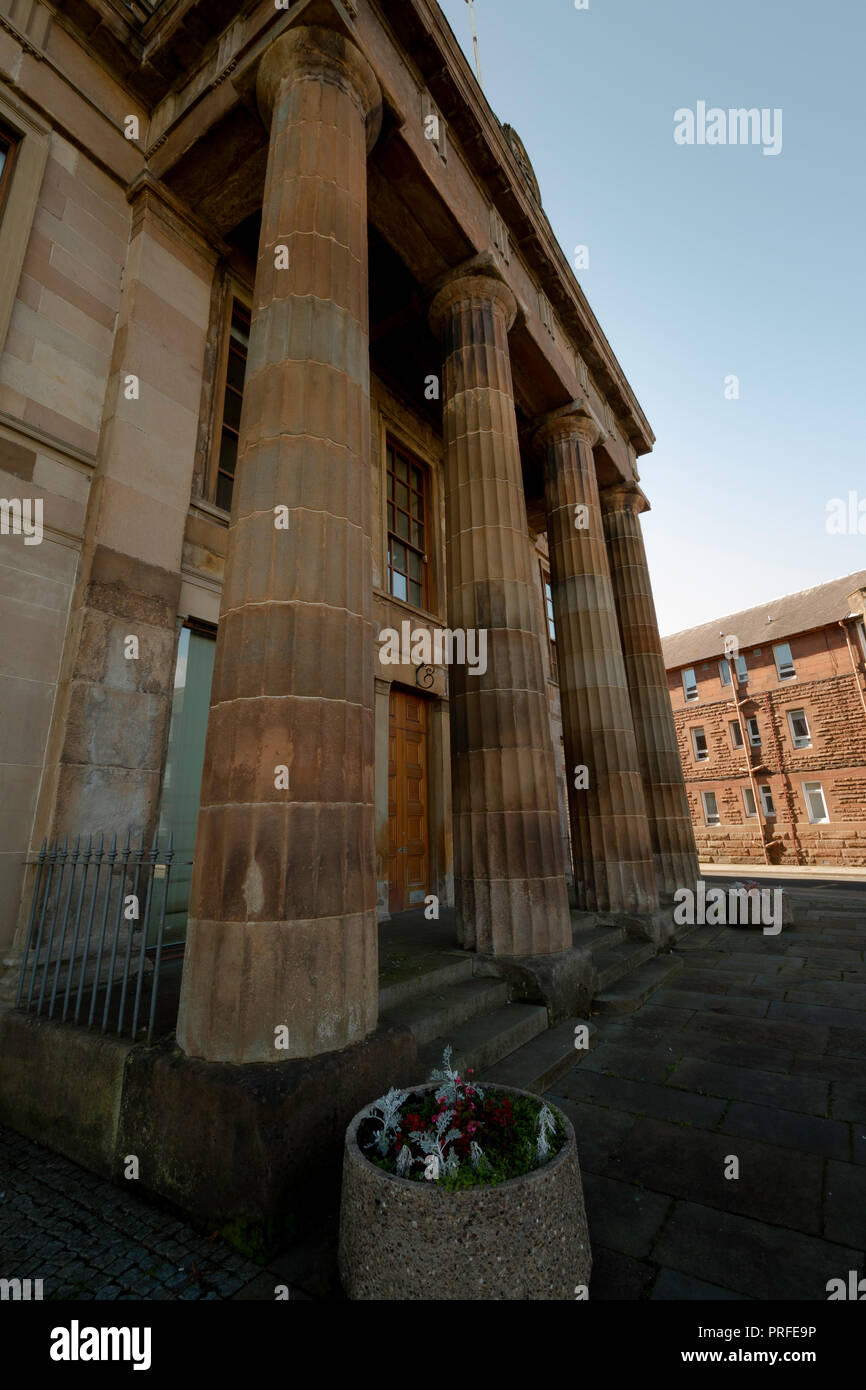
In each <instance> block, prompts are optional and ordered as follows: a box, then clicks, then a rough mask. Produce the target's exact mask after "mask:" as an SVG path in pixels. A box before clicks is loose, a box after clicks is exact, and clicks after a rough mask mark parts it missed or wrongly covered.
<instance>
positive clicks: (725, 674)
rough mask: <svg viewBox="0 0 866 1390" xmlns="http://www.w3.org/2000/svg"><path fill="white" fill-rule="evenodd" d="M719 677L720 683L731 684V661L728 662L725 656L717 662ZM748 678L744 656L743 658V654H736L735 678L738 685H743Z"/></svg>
mask: <svg viewBox="0 0 866 1390" xmlns="http://www.w3.org/2000/svg"><path fill="white" fill-rule="evenodd" d="M719 679H720V681H721V682H722V685H731V684H732V681H731V663H730V661H729V660H728V658H727V657H723V658H722V660H721V661H720V662H719ZM748 679H749V672H748V669H747V667H746V658H745V657H744V656H738V657H737V680H738V681H739V683H740V685H744V684H745V682H746V681H747V680H748Z"/></svg>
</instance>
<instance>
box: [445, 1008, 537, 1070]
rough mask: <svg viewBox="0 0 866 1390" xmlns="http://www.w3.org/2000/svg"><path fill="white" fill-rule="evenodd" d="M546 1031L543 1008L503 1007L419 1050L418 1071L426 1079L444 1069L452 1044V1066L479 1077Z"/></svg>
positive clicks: (470, 1021) (461, 1026)
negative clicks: (436, 1068)
mask: <svg viewBox="0 0 866 1390" xmlns="http://www.w3.org/2000/svg"><path fill="white" fill-rule="evenodd" d="M546 1031H547V1010H546V1009H545V1008H543V1007H542V1006H541V1005H540V1004H503V1005H502V1006H501V1007H500V1008H497V1009H492V1010H491V1011H490V1012H489V1013H485V1014H482V1015H481V1016H480V1017H476V1018H472V1019H469V1020H468V1021H467V1022H466V1023H462V1024H461V1025H460V1027H458V1028H455V1029H454V1030H453V1031H452V1032H450V1033H449V1034H448V1035H447V1036H442V1037H437V1038H435V1039H433V1040H432V1041H431V1042H428V1043H426V1044H425V1045H424V1046H423V1047H419V1049H418V1064H419V1065H418V1070H419V1073H420V1074H422V1075H423V1076H424V1078H425V1079H426V1078H427V1076H429V1074H430V1072H431V1071H432V1070H433V1068H434V1067H440V1066H441V1065H442V1053H443V1052H444V1050H445V1048H446V1047H447V1045H448V1044H449V1043H450V1044H451V1047H452V1049H453V1055H452V1062H451V1065H452V1066H453V1067H455V1068H456V1070H457V1071H459V1072H461V1074H462V1073H463V1072H465V1071H466V1070H468V1068H469V1067H472V1068H473V1070H474V1072H475V1074H476V1075H478V1074H479V1073H481V1072H483V1071H486V1070H488V1069H489V1068H491V1067H493V1066H494V1065H495V1064H496V1063H497V1062H501V1061H502V1060H503V1058H506V1057H508V1056H509V1055H510V1054H511V1053H512V1052H516V1051H517V1049H518V1048H519V1047H522V1046H523V1044H524V1043H527V1042H529V1041H530V1039H531V1038H535V1037H538V1035H539V1034H541V1033H545V1032H546Z"/></svg>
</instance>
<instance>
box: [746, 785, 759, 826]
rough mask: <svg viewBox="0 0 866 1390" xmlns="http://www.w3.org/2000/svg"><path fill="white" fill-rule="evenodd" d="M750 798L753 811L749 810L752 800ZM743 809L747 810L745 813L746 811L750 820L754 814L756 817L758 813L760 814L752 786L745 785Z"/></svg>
mask: <svg viewBox="0 0 866 1390" xmlns="http://www.w3.org/2000/svg"><path fill="white" fill-rule="evenodd" d="M750 800H751V803H752V809H751V811H750V810H749V801H750ZM743 809H744V811H745V813H746V818H747V819H748V820H751V819H752V817H753V816H754V817H757V814H758V807H757V805H756V804H755V793H754V792H753V791H752V788H751V787H743Z"/></svg>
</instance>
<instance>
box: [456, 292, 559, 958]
mask: <svg viewBox="0 0 866 1390" xmlns="http://www.w3.org/2000/svg"><path fill="white" fill-rule="evenodd" d="M516 311H517V305H516V301H515V299H514V296H513V295H512V293H511V291H510V290H509V289H508V287H507V286H506V285H505V284H504V283H503V282H502V281H501V280H499V279H496V278H494V277H493V276H492V275H490V274H468V273H463V274H458V275H457V276H456V277H455V278H454V279H452V280H451V281H450V282H449V283H447V284H446V285H445V287H444V288H442V289H441V290H440V291H439V293H438V294H437V296H436V298H435V300H434V302H433V304H432V306H431V322H432V324H433V327H434V330H435V331H436V332H437V333H438V335H439V337H440V338H441V340H442V346H443V362H444V378H445V384H444V393H443V397H444V433H445V516H446V556H447V588H448V594H447V600H448V623H449V626H450V627H451V628H462V629H466V630H468V629H485V630H486V631H487V634H488V637H487V670H486V672H485V673H484V674H483V675H473V674H471V672H470V671H469V670H468V669H467V667H465V666H453V667H452V668H451V671H450V675H449V682H450V697H451V704H450V710H451V768H452V798H453V826H454V847H455V899H456V905H457V922H458V931H459V935H460V940H461V942H462V944H463V945H464V946H465V947H468V948H472V947H474V948H475V949H477V950H479V951H486V952H491V953H493V954H495V955H537V954H547V953H553V952H559V951H562V950H565V949H566V948H568V947H570V945H571V925H570V917H569V908H568V895H567V889H566V883H565V876H564V864H563V855H562V836H561V830H560V825H559V809H558V805H557V795H556V772H555V766H554V759H553V745H552V742H551V734H550V720H549V716H548V707H547V691H546V683H545V678H544V665H543V660H542V650H541V640H540V637H539V633H538V622H537V618H536V614H535V605H536V604H537V601H538V598H537V593H536V588H535V581H534V573H533V569H532V560H531V556H530V544H529V536H528V528H527V521H526V503H525V499H524V495H523V479H522V474H521V466H520V450H519V445H518V439H517V421H516V417H515V412H514V397H513V391H512V382H511V363H510V358H509V349H508V330H509V328H510V326H511V324H512V323H513V321H514V318H515V314H516Z"/></svg>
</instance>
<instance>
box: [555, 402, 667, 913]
mask: <svg viewBox="0 0 866 1390" xmlns="http://www.w3.org/2000/svg"><path fill="white" fill-rule="evenodd" d="M598 436H599V428H598V425H597V423H596V422H595V420H594V418H593V417H592V416H591V415H590V414H589V412H588V410H587V409H586V408H585V407H584V406H583V405H581V404H578V403H575V404H573V405H571V406H567V407H565V408H564V409H563V410H561V411H556V412H555V413H554V414H553V415H551V416H548V417H547V418H546V419H545V420H543V421H542V422H541V427H540V429H539V431H538V433H537V435H536V439H537V442H538V444H539V446H540V448H541V450H542V453H543V460H544V493H545V504H546V508H547V539H548V546H549V550H550V577H551V587H552V590H553V614H554V621H555V623H556V654H557V661H558V665H559V693H560V701H561V705H562V725H563V736H564V739H565V756H566V776H567V779H568V800H569V814H570V818H571V838H572V853H573V857H574V880H575V889H576V893H577V901H578V906H579V907H581V908H585V909H587V910H590V911H632V912H650V911H652V910H654V909H655V908H656V907H657V906H658V893H657V890H656V884H655V873H654V870H653V862H652V852H651V848H650V837H649V826H648V824H647V813H646V803H645V800H644V792H643V783H642V779H641V774H640V764H639V760H638V751H637V745H636V742H635V732H634V724H633V722H632V714H631V705H630V702H629V691H628V682H627V679H626V671H625V663H624V660H623V652H622V646H621V642H620V634H619V626H618V623H617V615H616V605H615V601H614V592H613V585H612V583H611V577H610V570H609V567H608V559H607V546H606V544H605V538H604V527H603V523H602V515H601V505H600V503H599V496H598V482H597V480H596V473H595V463H594V460H593V455H592V446H593V444H594V443H595V442H596V440H597V439H598ZM580 508H585V509H586V510H585V512H584V511H582V510H578V509H580ZM584 522H586V524H583V523H584ZM577 768H585V769H586V773H585V774H582V773H578V774H577V776H576V774H575V769H577ZM576 781H578V786H575V782H576ZM584 782H585V783H586V785H584Z"/></svg>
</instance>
